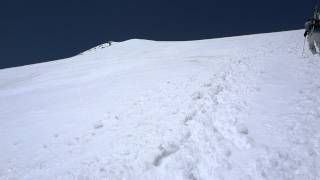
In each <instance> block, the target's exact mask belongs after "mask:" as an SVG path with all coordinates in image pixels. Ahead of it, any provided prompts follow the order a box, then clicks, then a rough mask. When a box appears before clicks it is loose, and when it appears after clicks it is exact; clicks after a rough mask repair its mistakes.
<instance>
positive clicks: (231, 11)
mask: <svg viewBox="0 0 320 180" xmlns="http://www.w3.org/2000/svg"><path fill="white" fill-rule="evenodd" d="M315 4H316V1H315V0H294V1H293V0H264V1H259V0H243V1H238V0H192V1H188V0H170V1H166V0H141V1H139V0H124V1H121V0H104V1H94V0H86V1H84V0H64V1H59V0H42V1H32V0H1V1H0V68H7V67H14V66H21V65H27V64H33V63H38V62H45V61H50V60H56V59H61V58H66V57H70V56H74V55H76V54H78V53H80V52H82V51H84V50H87V49H89V48H92V47H94V46H97V45H99V44H102V43H105V42H107V41H109V40H110V41H123V40H127V39H132V38H141V39H151V40H196V39H208V38H216V37H225V36H237V35H245V34H254V33H265V32H274V31H285V30H295V29H302V28H304V22H305V20H306V19H307V18H308V17H309V16H311V15H312V13H313V8H314V5H315ZM301 36H302V35H301Z"/></svg>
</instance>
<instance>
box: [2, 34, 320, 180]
mask: <svg viewBox="0 0 320 180" xmlns="http://www.w3.org/2000/svg"><path fill="white" fill-rule="evenodd" d="M302 35H303V31H302V30H298V31H287V32H279V33H268V34H258V35H249V36H240V37H230V38H221V39H211V40H201V41H185V42H156V41H148V40H137V39H133V40H128V41H125V42H119V43H113V44H112V46H107V45H103V46H101V47H104V48H96V49H93V50H91V51H88V52H86V53H83V54H82V55H78V56H75V57H72V58H68V59H63V60H59V61H54V62H48V63H42V64H35V65H29V66H22V67H17V68H9V69H3V70H0V179H1V180H7V179H8V180H9V179H10V180H12V179H17V180H31V179H32V180H38V179H39V180H42V179H66V180H70V179H79V180H84V179H90V180H91V179H92V180H95V179H108V180H168V179H170V180H222V179H225V180H260V179H261V180H318V179H320V80H319V78H320V58H319V56H312V55H311V54H310V53H309V52H307V51H306V52H305V53H304V54H302V49H303V40H304V39H303V36H302Z"/></svg>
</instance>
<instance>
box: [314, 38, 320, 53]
mask: <svg viewBox="0 0 320 180" xmlns="http://www.w3.org/2000/svg"><path fill="white" fill-rule="evenodd" d="M314 44H315V47H316V50H317V53H318V54H319V53H320V52H319V50H320V33H315V34H314Z"/></svg>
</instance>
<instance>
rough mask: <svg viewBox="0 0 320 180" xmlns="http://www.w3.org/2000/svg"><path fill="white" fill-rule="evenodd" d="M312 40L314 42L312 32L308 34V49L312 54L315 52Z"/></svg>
mask: <svg viewBox="0 0 320 180" xmlns="http://www.w3.org/2000/svg"><path fill="white" fill-rule="evenodd" d="M314 42H315V40H314V35H313V34H312V35H310V36H308V44H309V49H310V51H311V53H312V54H317V49H316V46H315V43H314Z"/></svg>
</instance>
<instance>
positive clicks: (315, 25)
mask: <svg viewBox="0 0 320 180" xmlns="http://www.w3.org/2000/svg"><path fill="white" fill-rule="evenodd" d="M304 37H306V38H307V40H308V44H309V49H310V51H311V53H312V54H319V53H320V52H319V50H317V48H318V49H320V11H319V9H318V8H317V7H316V10H315V12H314V15H313V18H311V19H308V21H307V22H306V24H305V33H304Z"/></svg>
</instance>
